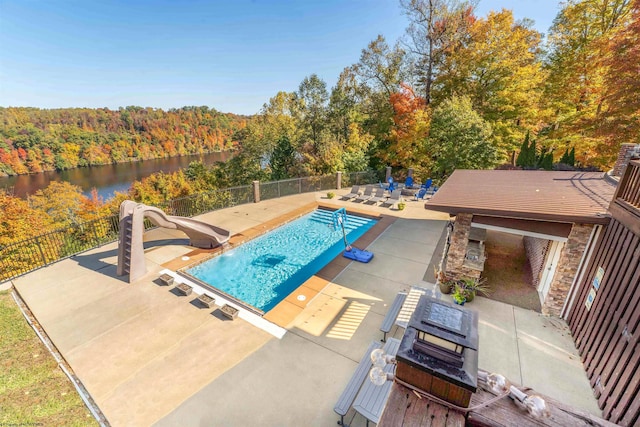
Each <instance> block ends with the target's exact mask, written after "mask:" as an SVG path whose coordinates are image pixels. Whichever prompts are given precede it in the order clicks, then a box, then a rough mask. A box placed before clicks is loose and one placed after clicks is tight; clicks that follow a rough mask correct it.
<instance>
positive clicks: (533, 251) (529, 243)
mask: <svg viewBox="0 0 640 427" xmlns="http://www.w3.org/2000/svg"><path fill="white" fill-rule="evenodd" d="M522 242H523V244H524V251H525V252H526V254H527V262H528V263H529V267H531V283H532V284H533V287H534V288H536V289H537V288H538V285H539V284H540V272H542V269H543V268H544V261H545V258H546V255H547V250H548V248H549V241H548V240H547V239H539V238H536V237H530V236H524V237H523V238H522Z"/></svg>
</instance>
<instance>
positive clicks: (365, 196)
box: [354, 185, 373, 202]
mask: <svg viewBox="0 0 640 427" xmlns="http://www.w3.org/2000/svg"><path fill="white" fill-rule="evenodd" d="M372 193H373V185H367V186H366V187H365V188H364V193H362V194H361V195H359V196H358V197H356V198H355V200H354V202H358V201H360V202H366V201H367V200H369V199H370V198H371V196H372V195H373V194H372Z"/></svg>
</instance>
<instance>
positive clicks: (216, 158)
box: [0, 152, 231, 200]
mask: <svg viewBox="0 0 640 427" xmlns="http://www.w3.org/2000/svg"><path fill="white" fill-rule="evenodd" d="M230 156H231V154H230V153H228V152H223V153H210V154H204V155H201V156H198V155H196V156H184V157H170V158H166V159H156V160H145V161H144V162H135V163H119V164H115V165H105V166H93V167H89V168H77V169H70V170H66V171H62V172H43V173H37V174H33V175H18V176H10V177H0V188H11V187H13V189H14V190H13V194H15V195H16V196H18V197H22V198H26V196H27V194H33V193H35V192H36V191H37V190H40V189H42V188H45V187H46V186H47V185H49V183H50V182H51V181H68V182H70V183H71V184H74V185H77V186H79V187H80V188H82V191H83V192H84V193H85V194H89V193H90V192H91V189H92V188H94V187H95V188H96V189H97V190H98V194H99V195H100V196H102V197H103V198H104V199H105V200H106V199H109V198H111V197H112V196H113V193H114V192H115V191H126V190H128V189H129V186H130V185H131V183H132V182H133V181H136V180H139V179H142V178H144V177H147V176H149V175H151V174H153V173H155V172H159V171H163V172H166V173H170V172H175V171H177V170H179V169H182V168H186V167H187V166H189V163H191V162H193V161H198V160H199V161H201V162H203V163H204V164H205V165H211V164H213V163H214V162H226V161H227V160H228V159H229V157H230Z"/></svg>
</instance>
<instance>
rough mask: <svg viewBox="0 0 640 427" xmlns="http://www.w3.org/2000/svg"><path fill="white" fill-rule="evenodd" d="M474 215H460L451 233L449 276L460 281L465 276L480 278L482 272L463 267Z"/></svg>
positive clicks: (448, 260) (448, 259) (448, 255)
mask: <svg viewBox="0 0 640 427" xmlns="http://www.w3.org/2000/svg"><path fill="white" fill-rule="evenodd" d="M472 218H473V215H472V214H458V215H456V221H455V223H454V224H453V232H452V233H451V244H450V245H449V251H448V252H447V275H448V276H450V277H452V278H455V279H459V278H462V277H463V276H466V277H471V278H478V277H480V273H481V272H480V271H479V270H474V269H471V268H468V267H465V266H463V265H462V264H463V263H464V260H465V256H466V254H467V244H468V243H469V232H470V231H471V219H472Z"/></svg>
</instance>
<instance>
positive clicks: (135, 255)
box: [117, 200, 231, 283]
mask: <svg viewBox="0 0 640 427" xmlns="http://www.w3.org/2000/svg"><path fill="white" fill-rule="evenodd" d="M145 218H149V221H151V222H152V223H153V224H155V225H157V226H158V227H164V228H169V229H173V230H180V231H182V232H184V233H185V234H186V235H187V236H189V244H190V245H191V246H195V247H198V248H203V249H209V248H213V247H216V246H220V245H222V244H225V243H226V242H227V241H228V240H229V237H230V235H231V234H230V232H229V231H228V230H225V229H222V228H220V227H216V226H214V225H211V224H207V223H205V222H202V221H197V220H195V219H191V218H185V217H182V216H171V215H167V214H165V213H164V211H163V210H161V209H158V208H155V207H153V206H147V205H144V204H142V203H136V202H134V201H131V200H125V201H124V202H122V204H121V205H120V236H119V241H118V270H117V273H118V275H119V276H124V275H127V274H128V275H129V282H130V283H131V282H132V281H134V280H136V279H137V278H139V277H141V276H143V275H144V274H145V273H146V266H145V261H144V247H143V239H142V234H143V233H144V219H145Z"/></svg>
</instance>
